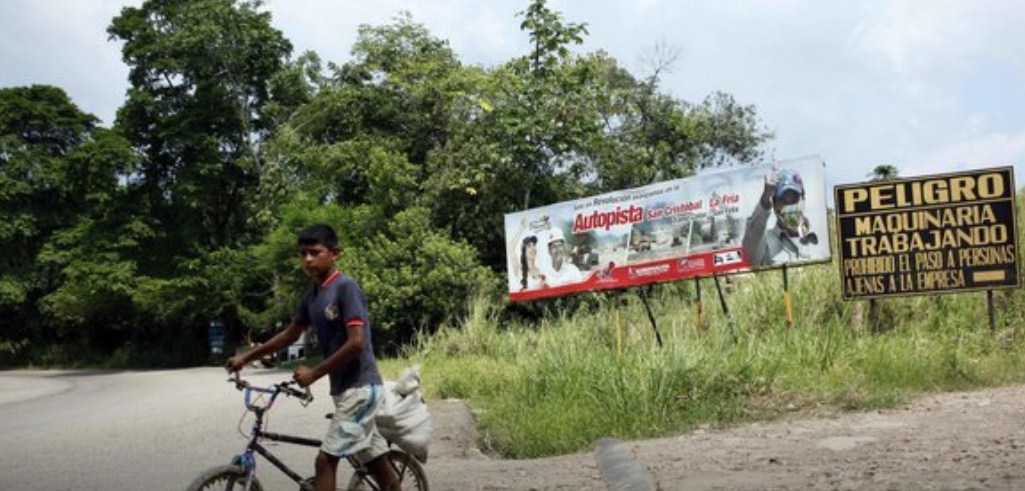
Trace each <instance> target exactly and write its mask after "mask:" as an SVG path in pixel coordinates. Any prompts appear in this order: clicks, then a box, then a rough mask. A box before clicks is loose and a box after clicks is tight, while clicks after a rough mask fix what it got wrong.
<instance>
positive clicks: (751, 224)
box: [505, 157, 830, 301]
mask: <svg viewBox="0 0 1025 491" xmlns="http://www.w3.org/2000/svg"><path fill="white" fill-rule="evenodd" d="M823 172H824V166H823V162H822V159H820V158H818V157H808V158H803V159H796V160H791V161H785V162H776V163H772V164H766V165H761V166H751V167H743V168H732V169H729V170H725V171H720V172H715V173H710V174H704V175H701V176H697V177H692V178H688V179H677V180H673V181H664V182H658V183H655V184H651V185H648V186H643V187H638V188H634V189H626V190H622V191H615V192H611V193H606V194H602V195H599V196H593V197H590V198H584V199H579V200H574V201H566V202H561V203H555V204H552V205H549V206H544V207H540V208H533V209H530V210H525V211H521V212H517V213H510V214H507V215H505V239H506V259H507V263H508V264H507V266H508V269H507V271H508V287H509V298H510V299H511V300H513V301H520V300H531V299H537V298H544V297H552V296H558V295H564V294H568V293H575V292H581V291H590V290H606V289H615V288H625V287H630V286H637V285H643V284H647V283H654V282H662V281H671V280H679V279H685V278H691V277H695V276H708V275H711V274H715V273H725V272H735V271H745V270H752V269H760V268H767V267H775V266H781V265H784V264H791V265H799V264H806V263H811V262H821V261H828V260H829V259H830V256H829V254H830V248H829V233H828V228H827V227H828V222H827V218H826V194H825V193H826V188H825V181H824V178H823Z"/></svg>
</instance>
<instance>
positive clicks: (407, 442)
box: [375, 366, 431, 462]
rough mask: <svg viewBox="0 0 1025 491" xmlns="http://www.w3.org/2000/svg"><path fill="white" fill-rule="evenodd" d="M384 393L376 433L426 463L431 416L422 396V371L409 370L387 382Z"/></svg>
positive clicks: (416, 369) (418, 368) (412, 368)
mask: <svg viewBox="0 0 1025 491" xmlns="http://www.w3.org/2000/svg"><path fill="white" fill-rule="evenodd" d="M384 389H385V390H384V401H383V403H382V404H381V407H380V408H378V410H377V417H376V418H375V421H376V422H377V430H378V431H380V432H381V435H383V436H384V437H385V438H387V439H388V440H390V441H391V442H392V443H394V444H396V445H398V446H399V448H401V449H402V450H405V451H406V452H407V453H409V454H410V455H412V456H413V457H416V459H417V460H419V461H420V462H427V447H428V446H429V445H430V443H431V416H430V413H428V411H427V404H426V403H425V402H424V399H423V396H422V395H421V393H420V367H418V366H414V367H410V368H407V369H406V370H405V371H404V372H403V373H402V375H401V376H400V377H399V379H398V380H395V381H391V380H388V381H385V382H384Z"/></svg>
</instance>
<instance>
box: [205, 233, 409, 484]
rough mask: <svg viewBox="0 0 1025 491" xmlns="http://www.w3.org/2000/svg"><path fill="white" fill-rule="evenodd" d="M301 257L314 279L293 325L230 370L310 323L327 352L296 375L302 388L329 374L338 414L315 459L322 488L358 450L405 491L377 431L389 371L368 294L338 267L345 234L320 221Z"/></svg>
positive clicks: (379, 474) (280, 345) (376, 472)
mask: <svg viewBox="0 0 1025 491" xmlns="http://www.w3.org/2000/svg"><path fill="white" fill-rule="evenodd" d="M297 243H298V247H299V261H300V264H301V266H302V268H303V271H305V272H306V275H307V276H309V277H310V279H311V280H312V281H313V288H312V289H310V290H309V291H308V292H307V293H306V295H305V296H304V297H303V299H302V300H301V301H300V302H299V307H298V308H297V309H296V313H295V317H294V318H293V319H292V323H291V324H290V325H289V326H288V327H287V328H285V330H283V331H281V332H279V333H278V334H276V335H275V336H274V337H272V338H271V339H270V340H268V341H267V342H265V343H263V344H261V345H260V346H257V347H256V348H253V349H252V350H250V351H247V352H245V353H242V354H240V355H236V356H233V357H231V358H229V359H228V361H227V362H225V367H226V368H227V369H228V371H229V372H237V371H239V370H241V369H242V367H243V366H245V365H246V363H248V362H250V361H252V360H258V359H260V358H261V357H262V356H264V355H266V354H269V353H274V352H277V351H279V350H281V349H284V348H286V347H288V346H289V345H291V344H292V343H294V342H295V341H296V340H297V339H299V336H300V335H301V334H302V333H303V331H305V330H306V328H307V327H309V326H311V325H312V326H313V327H314V328H315V329H316V333H317V339H319V340H320V347H321V352H322V354H323V357H324V361H322V362H321V363H320V364H319V365H317V366H315V367H313V368H310V367H307V366H304V365H299V366H298V367H296V369H295V373H294V375H293V378H295V380H296V382H298V383H299V385H300V386H302V387H308V386H309V385H311V384H313V382H316V381H317V379H319V378H321V377H323V376H324V375H325V374H327V375H328V377H329V379H330V383H331V396H332V397H333V398H334V402H335V414H334V416H333V417H332V419H331V425H330V426H329V427H328V430H327V435H325V436H324V442H323V445H321V447H320V452H319V453H318V454H317V459H316V462H315V469H316V477H315V486H316V489H317V490H318V491H327V490H334V489H335V477H336V476H335V474H336V472H337V469H338V461H339V460H340V459H342V458H345V457H349V456H353V455H355V456H356V458H357V459H358V460H359V461H360V462H362V463H363V464H364V465H366V467H367V469H369V470H370V473H371V474H372V475H373V476H374V478H375V480H376V481H377V482H378V483H379V484H380V485H381V488H382V489H383V490H393V489H399V484H398V476H397V475H396V474H395V470H394V469H393V468H392V467H391V464H390V463H389V462H388V459H387V457H386V455H385V454H386V453H387V451H388V445H387V442H386V441H385V439H384V437H382V436H381V434H380V433H378V432H377V428H376V424H375V422H374V416H375V415H376V413H377V409H378V407H379V406H380V405H381V401H382V400H383V397H384V389H383V383H382V380H381V374H380V372H378V370H377V360H376V359H375V358H374V351H373V347H372V344H371V340H370V318H369V314H368V312H367V310H368V309H367V302H366V297H365V295H364V294H363V290H362V288H360V286H359V283H357V282H356V280H354V279H353V278H352V277H350V276H348V275H345V274H343V273H342V272H341V271H339V270H338V269H337V268H336V267H335V259H337V258H338V256H339V254H340V253H341V251H340V249H339V247H338V236H337V235H336V234H335V231H334V229H332V228H331V227H330V226H328V225H313V226H311V227H308V228H306V229H304V230H302V231H301V232H299V234H298V240H297Z"/></svg>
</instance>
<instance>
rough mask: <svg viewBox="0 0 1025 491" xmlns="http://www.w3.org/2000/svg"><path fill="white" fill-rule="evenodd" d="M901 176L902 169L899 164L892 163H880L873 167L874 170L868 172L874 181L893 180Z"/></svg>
mask: <svg viewBox="0 0 1025 491" xmlns="http://www.w3.org/2000/svg"><path fill="white" fill-rule="evenodd" d="M899 176H900V170H899V169H897V166H895V165H890V164H880V165H877V166H875V167H874V168H873V169H872V172H869V173H868V176H866V177H869V178H871V180H872V181H892V180H894V179H896V178H897V177H899Z"/></svg>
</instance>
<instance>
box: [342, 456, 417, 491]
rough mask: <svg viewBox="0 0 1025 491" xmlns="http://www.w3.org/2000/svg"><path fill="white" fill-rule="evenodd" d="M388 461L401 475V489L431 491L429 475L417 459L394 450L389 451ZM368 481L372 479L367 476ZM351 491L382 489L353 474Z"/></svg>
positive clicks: (349, 488)
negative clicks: (428, 482)
mask: <svg viewBox="0 0 1025 491" xmlns="http://www.w3.org/2000/svg"><path fill="white" fill-rule="evenodd" d="M388 460H389V461H390V462H391V465H392V467H393V468H394V469H395V473H396V474H398V475H399V483H400V487H401V488H402V490H403V491H407V490H408V491H429V490H428V488H427V474H425V473H424V468H423V466H421V465H420V462H418V461H417V460H416V458H415V457H413V456H412V455H409V454H408V453H406V452H403V451H402V450H396V449H392V450H389V451H388ZM366 479H372V478H371V477H370V476H367V478H366ZM345 489H348V490H349V491H372V490H375V489H381V487H380V486H376V484H375V487H371V485H370V484H368V483H367V482H366V480H363V479H360V478H359V475H357V474H353V475H352V477H351V478H350V479H349V487H347V488H345Z"/></svg>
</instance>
